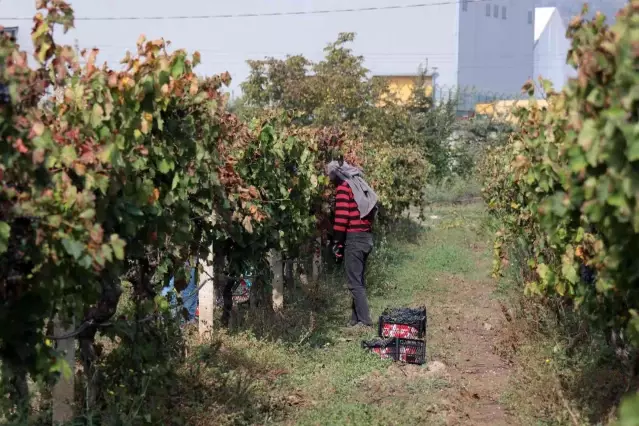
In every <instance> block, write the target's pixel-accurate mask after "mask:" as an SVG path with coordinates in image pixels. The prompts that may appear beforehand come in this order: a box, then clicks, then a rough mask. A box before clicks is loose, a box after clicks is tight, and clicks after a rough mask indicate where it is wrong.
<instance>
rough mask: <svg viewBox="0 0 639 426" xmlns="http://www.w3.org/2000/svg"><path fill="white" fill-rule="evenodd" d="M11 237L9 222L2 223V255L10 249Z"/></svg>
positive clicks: (0, 224)
mask: <svg viewBox="0 0 639 426" xmlns="http://www.w3.org/2000/svg"><path fill="white" fill-rule="evenodd" d="M10 235H11V226H9V224H8V223H7V222H0V254H3V253H5V252H6V251H7V250H8V249H9V236H10Z"/></svg>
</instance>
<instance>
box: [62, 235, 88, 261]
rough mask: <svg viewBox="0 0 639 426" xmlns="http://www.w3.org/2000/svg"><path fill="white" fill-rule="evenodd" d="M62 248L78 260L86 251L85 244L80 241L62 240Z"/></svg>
mask: <svg viewBox="0 0 639 426" xmlns="http://www.w3.org/2000/svg"><path fill="white" fill-rule="evenodd" d="M62 246H63V247H64V249H65V250H66V251H67V253H69V254H70V255H71V256H73V258H74V259H76V260H78V259H79V258H80V256H81V255H82V252H83V251H84V244H82V243H81V242H80V241H76V240H72V239H71V238H66V239H64V240H62Z"/></svg>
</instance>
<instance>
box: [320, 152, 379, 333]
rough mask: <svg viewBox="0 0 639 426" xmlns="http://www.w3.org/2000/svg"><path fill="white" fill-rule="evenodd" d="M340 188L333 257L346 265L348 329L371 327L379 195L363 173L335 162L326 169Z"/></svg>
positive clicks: (337, 201) (335, 220) (334, 230)
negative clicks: (369, 272) (369, 278)
mask: <svg viewBox="0 0 639 426" xmlns="http://www.w3.org/2000/svg"><path fill="white" fill-rule="evenodd" d="M326 172H327V174H328V176H329V178H330V179H331V181H332V182H333V183H334V184H335V185H336V186H337V191H336V195H335V219H334V222H333V254H334V255H335V260H336V261H337V262H338V263H339V262H342V261H343V262H344V267H345V269H346V277H347V280H348V289H349V290H350V292H351V296H352V298H353V302H352V314H351V320H350V322H349V323H348V325H349V326H351V327H353V326H372V325H373V320H372V319H371V315H370V311H369V308H368V298H367V296H366V281H365V279H364V274H365V272H366V261H367V260H368V255H369V254H370V253H371V251H372V250H373V233H372V231H373V221H374V219H375V214H376V212H377V195H376V194H375V191H373V189H372V188H371V187H370V186H369V185H368V183H366V181H365V180H364V179H363V172H362V171H361V170H360V169H358V168H357V167H354V166H352V165H350V164H348V163H346V162H344V161H339V162H338V161H332V162H331V163H329V164H328V166H327V167H326Z"/></svg>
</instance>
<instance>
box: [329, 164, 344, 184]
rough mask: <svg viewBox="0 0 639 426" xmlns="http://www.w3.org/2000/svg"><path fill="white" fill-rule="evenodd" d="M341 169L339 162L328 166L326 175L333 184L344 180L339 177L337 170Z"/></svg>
mask: <svg viewBox="0 0 639 426" xmlns="http://www.w3.org/2000/svg"><path fill="white" fill-rule="evenodd" d="M338 169H339V162H338V161H331V162H330V163H328V164H327V165H326V175H327V176H328V178H329V179H330V180H331V182H333V183H339V182H341V181H342V179H341V178H340V177H339V176H338V173H337V170H338Z"/></svg>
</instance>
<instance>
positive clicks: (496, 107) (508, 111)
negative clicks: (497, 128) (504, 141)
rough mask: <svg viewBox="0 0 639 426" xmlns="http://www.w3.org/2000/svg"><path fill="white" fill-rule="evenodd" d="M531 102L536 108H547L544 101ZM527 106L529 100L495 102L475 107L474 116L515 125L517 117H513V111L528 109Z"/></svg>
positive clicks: (546, 102)
mask: <svg viewBox="0 0 639 426" xmlns="http://www.w3.org/2000/svg"><path fill="white" fill-rule="evenodd" d="M532 102H535V103H536V104H537V106H539V107H541V108H545V107H548V101H546V100H545V99H537V100H534V101H532ZM529 105H531V101H530V100H519V101H515V100H508V101H495V102H490V103H483V104H477V105H475V114H477V115H487V116H489V117H492V118H494V119H498V120H503V121H509V122H511V123H516V122H517V117H515V116H514V115H513V111H514V110H515V109H517V108H521V107H524V108H525V107H528V106H529Z"/></svg>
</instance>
